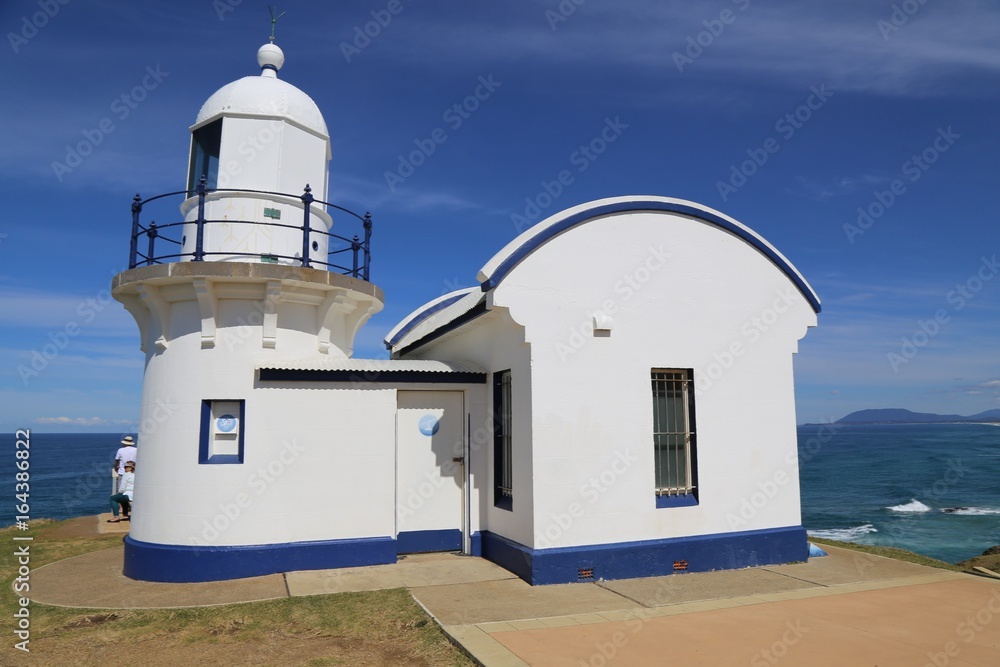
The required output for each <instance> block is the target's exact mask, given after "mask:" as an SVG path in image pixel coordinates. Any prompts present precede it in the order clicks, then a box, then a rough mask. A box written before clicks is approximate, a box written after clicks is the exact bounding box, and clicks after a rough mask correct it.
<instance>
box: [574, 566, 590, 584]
mask: <svg viewBox="0 0 1000 667" xmlns="http://www.w3.org/2000/svg"><path fill="white" fill-rule="evenodd" d="M576 574H577V577H578V578H579V579H580V581H593V579H594V568H592V567H581V568H580V569H578V570H577V571H576Z"/></svg>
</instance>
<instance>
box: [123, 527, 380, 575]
mask: <svg viewBox="0 0 1000 667" xmlns="http://www.w3.org/2000/svg"><path fill="white" fill-rule="evenodd" d="M395 562H396V541H395V540H393V539H392V538H391V537H375V538H366V539H357V540H324V541H317V542H286V543H283V544H258V545H251V546H238V547H221V546H220V547H211V546H184V545H176V544H151V543H149V542H140V541H139V540H135V539H133V538H132V537H131V536H126V537H125V566H124V568H123V570H122V573H123V574H124V575H125V576H126V577H129V578H130V579H139V580H141V581H165V582H198V581H222V580H226V579H242V578H244V577H256V576H260V575H263V574H274V573H276V572H292V571H295V570H323V569H327V568H336V567H354V566H358V565H382V564H385V563H395Z"/></svg>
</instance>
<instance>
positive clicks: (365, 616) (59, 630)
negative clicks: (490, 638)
mask: <svg viewBox="0 0 1000 667" xmlns="http://www.w3.org/2000/svg"><path fill="white" fill-rule="evenodd" d="M59 526H60V522H47V521H39V522H32V523H31V526H30V528H29V530H27V531H19V530H17V529H16V528H13V527H11V528H5V529H0V540H2V541H4V542H5V543H6V544H7V545H8V546H7V548H4V549H3V550H2V551H3V553H4V556H3V557H2V560H0V581H2V582H3V585H4V587H5V591H6V594H5V595H3V596H2V602H0V613H2V614H3V615H4V617H5V618H8V619H10V618H12V617H13V616H12V615H13V613H14V612H15V611H16V610H17V608H18V602H17V600H18V597H20V596H19V595H18V594H16V593H14V591H13V590H12V588H11V586H12V584H13V581H14V579H15V578H16V577H17V567H18V564H17V561H16V558H15V557H13V556H12V554H13V551H14V549H13V548H9V547H10V545H19V544H30V545H31V567H32V569H36V568H39V567H41V566H43V565H45V564H47V563H51V562H54V561H57V560H62V559H64V558H69V557H72V556H77V555H81V554H84V553H89V552H92V551H97V550H100V549H108V548H112V547H117V546H120V545H121V540H122V536H121V535H107V536H98V537H79V538H73V537H57V536H56V537H53V536H47V534H48V533H52V532H53V531H55V530H57V529H58V527H59ZM15 535H19V536H23V535H30V536H32V537H34V540H33V541H32V542H13V540H12V538H13V537H14V536H15ZM29 609H30V612H31V617H30V618H31V643H30V645H29V646H30V648H31V656H30V659H29V660H30V664H32V665H60V666H62V665H88V666H89V665H97V664H120V662H121V658H122V655H130V656H132V659H133V660H138V661H139V662H141V663H142V664H143V667H158V666H160V665H163V666H168V665H169V666H173V665H177V664H199V665H220V666H221V665H275V664H281V665H289V666H290V665H305V666H311V667H327V666H334V665H352V666H354V665H366V666H371V667H382V666H386V665H408V666H414V667H439V666H440V667H444V666H448V667H467V666H470V665H472V664H473V663H472V662H471V661H470V660H469V659H468V658H467V657H466V656H465V655H464V654H462V653H461V652H460V651H459V650H458V649H457V648H455V647H454V646H453V645H452V644H451V643H450V642H449V641H448V640H447V638H446V637H445V636H444V634H443V633H442V632H441V630H440V629H439V628H438V627H437V625H436V624H435V623H434V622H433V621H432V620H431V619H430V618H429V617H428V616H427V615H426V614H425V613H424V611H423V610H422V609H421V608H420V607H419V605H417V604H416V602H414V600H413V598H412V597H411V596H410V594H409V592H408V591H406V590H405V589H402V588H399V589H393V590H382V591H372V592H363V593H338V594H331V595H315V596H307V597H293V598H283V599H279V600H267V601H261V602H248V603H243V604H233V605H223V606H216V607H192V608H185V609H161V610H155V609H154V610H151V609H114V610H109V609H67V608H62V607H52V606H47V605H43V604H34V603H33V604H32V605H31V606H30V607H29ZM8 623H9V621H8ZM12 643H13V642H11V643H10V644H8V646H6V647H4V648H3V652H4V653H8V652H9V653H13V652H14V649H12ZM0 662H4V661H3V660H0ZM5 664H6V663H5ZM25 664H28V663H27V662H25Z"/></svg>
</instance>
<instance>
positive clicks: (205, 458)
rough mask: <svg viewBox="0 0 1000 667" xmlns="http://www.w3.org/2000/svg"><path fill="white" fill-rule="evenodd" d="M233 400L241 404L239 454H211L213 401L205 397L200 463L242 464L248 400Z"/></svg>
mask: <svg viewBox="0 0 1000 667" xmlns="http://www.w3.org/2000/svg"><path fill="white" fill-rule="evenodd" d="M232 402H238V403H239V404H240V416H239V422H237V424H238V427H239V429H240V432H239V434H238V435H237V436H236V437H237V443H238V444H237V447H238V449H237V452H238V453H237V454H214V455H213V454H211V451H212V449H211V442H210V438H211V437H212V403H213V401H212V400H210V399H205V400H203V401H202V402H201V433H200V434H199V436H198V463H199V464H206V463H207V464H211V465H215V464H241V463H243V456H244V445H245V442H246V440H245V435H246V421H245V418H246V407H247V406H246V400H244V399H233V401H232Z"/></svg>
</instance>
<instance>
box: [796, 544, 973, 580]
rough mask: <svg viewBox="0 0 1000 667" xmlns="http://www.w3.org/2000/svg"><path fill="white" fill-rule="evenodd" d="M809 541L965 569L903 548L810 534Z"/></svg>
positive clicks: (953, 568)
mask: <svg viewBox="0 0 1000 667" xmlns="http://www.w3.org/2000/svg"><path fill="white" fill-rule="evenodd" d="M809 541H810V542H815V543H816V544H827V545H830V546H833V547H841V548H842V549H850V550H852V551H860V552H862V553H866V554H873V555H875V556H884V557H886V558H894V559H896V560H902V561H906V562H907V563H916V564H917V565H927V566H929V567H937V568H941V569H942V570H951V571H953V572H964V571H965V568H964V567H961V566H960V565H952V564H951V563H946V562H944V561H943V560H937V559H935V558H930V557H929V556H922V555H920V554H918V553H913V552H912V551H906V550H905V549H897V548H896V547H880V546H874V545H870V544H855V543H854V542H839V541H837V540H828V539H826V538H824V537H811V536H810V538H809Z"/></svg>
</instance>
